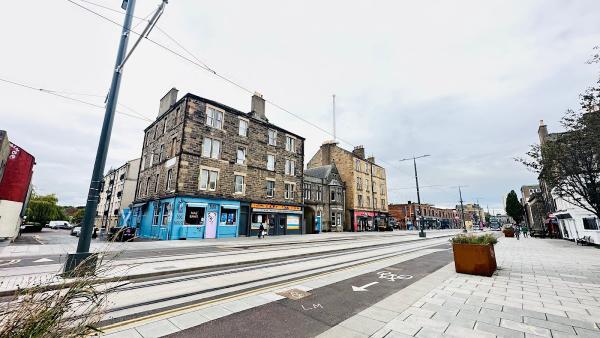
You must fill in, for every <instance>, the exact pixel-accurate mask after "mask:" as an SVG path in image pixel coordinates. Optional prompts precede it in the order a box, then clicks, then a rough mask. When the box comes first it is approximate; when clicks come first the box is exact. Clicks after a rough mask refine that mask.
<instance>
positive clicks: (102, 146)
mask: <svg viewBox="0 0 600 338" xmlns="http://www.w3.org/2000/svg"><path fill="white" fill-rule="evenodd" d="M126 5H127V10H126V12H125V18H124V20H123V30H122V31H121V41H120V42H119V49H118V51H117V60H116V62H115V69H114V72H113V77H112V82H111V84H110V92H109V93H108V100H107V103H106V111H105V113H104V121H103V122H102V130H101V132H100V140H99V141H98V150H97V152H96V160H95V162H94V169H93V171H92V179H91V182H90V188H89V191H88V198H87V202H86V205H85V217H84V220H83V226H82V227H81V234H80V235H79V242H78V243H77V252H76V253H74V254H69V255H68V256H67V261H66V264H65V270H64V272H65V274H69V273H72V272H73V271H74V270H75V268H77V266H79V265H80V264H81V263H82V262H84V261H86V263H88V262H89V264H86V266H87V267H88V268H89V269H90V270H91V271H94V270H95V265H96V264H95V263H96V262H95V260H94V259H89V260H86V259H87V258H88V257H89V256H90V255H91V253H90V252H89V251H90V243H91V240H92V231H93V227H94V218H95V216H96V208H97V207H98V197H99V193H100V182H101V180H102V179H103V176H104V166H105V164H106V155H107V153H108V146H109V143H110V135H111V132H112V125H113V121H114V117H115V108H116V106H117V99H118V97H119V87H120V86H121V75H122V68H121V67H120V66H121V64H122V63H123V59H124V58H125V53H126V52H127V42H128V41H129V33H130V32H129V31H130V29H131V21H132V19H133V12H134V9H135V0H128V1H127V4H126Z"/></svg>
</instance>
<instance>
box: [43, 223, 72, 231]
mask: <svg viewBox="0 0 600 338" xmlns="http://www.w3.org/2000/svg"><path fill="white" fill-rule="evenodd" d="M48 227H49V228H50V229H71V228H72V227H73V225H72V224H71V223H69V222H67V221H50V223H48Z"/></svg>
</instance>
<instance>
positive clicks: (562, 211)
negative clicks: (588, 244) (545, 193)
mask: <svg viewBox="0 0 600 338" xmlns="http://www.w3.org/2000/svg"><path fill="white" fill-rule="evenodd" d="M554 202H555V203H556V212H555V213H554V217H556V219H557V220H558V224H559V229H560V232H561V234H562V237H563V238H564V239H569V240H573V241H577V240H578V239H582V238H584V237H589V238H590V239H591V241H592V242H594V244H600V220H598V217H596V215H595V214H593V213H591V212H590V211H588V210H585V209H583V208H580V207H578V206H575V205H573V204H571V203H569V202H568V200H567V199H566V198H561V197H556V196H554Z"/></svg>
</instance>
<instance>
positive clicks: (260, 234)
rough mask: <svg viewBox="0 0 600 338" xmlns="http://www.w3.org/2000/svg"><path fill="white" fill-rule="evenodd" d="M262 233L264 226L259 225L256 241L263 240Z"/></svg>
mask: <svg viewBox="0 0 600 338" xmlns="http://www.w3.org/2000/svg"><path fill="white" fill-rule="evenodd" d="M264 233H265V226H264V224H262V223H260V227H259V228H258V239H261V238H263V237H264Z"/></svg>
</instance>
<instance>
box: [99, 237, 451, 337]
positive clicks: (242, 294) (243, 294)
mask: <svg viewBox="0 0 600 338" xmlns="http://www.w3.org/2000/svg"><path fill="white" fill-rule="evenodd" d="M437 245H440V244H439V243H435V244H430V245H426V246H422V247H418V248H414V249H412V250H409V251H406V252H403V253H400V254H398V255H394V256H391V257H384V258H376V259H374V260H371V261H368V262H364V263H359V264H356V265H352V266H348V267H343V268H338V269H334V270H331V271H327V272H323V273H320V274H317V275H312V276H308V277H302V278H298V279H294V280H289V281H285V282H282V283H279V284H272V285H269V286H265V287H262V288H258V289H252V290H248V291H242V292H240V293H237V294H235V295H230V296H224V297H220V298H216V299H211V300H207V301H204V302H201V303H196V304H190V305H185V306H182V307H178V308H175V309H170V310H165V311H161V312H157V313H154V314H150V315H146V316H142V317H137V318H133V319H129V320H125V321H122V322H118V323H114V324H110V325H106V326H104V327H101V328H100V330H102V331H103V332H104V333H110V332H108V331H111V332H115V331H121V330H117V329H121V328H124V327H125V326H128V325H130V324H133V323H140V322H142V323H145V322H150V321H153V320H154V319H157V318H160V317H164V316H167V315H172V316H169V318H170V317H174V316H175V315H176V314H184V313H187V312H192V311H188V310H194V309H201V308H205V307H208V306H209V305H211V304H215V303H221V302H225V301H228V300H237V299H240V298H244V297H246V296H249V295H255V294H260V293H263V292H264V291H268V290H274V289H275V290H276V289H281V288H283V287H286V286H290V285H294V284H299V283H302V282H305V281H308V280H312V279H318V278H321V277H324V276H327V275H330V274H333V273H337V272H340V271H345V270H352V269H357V268H359V267H362V266H365V265H369V264H373V263H375V262H380V261H386V260H391V259H395V258H398V256H403V255H406V254H409V253H413V252H415V251H417V250H423V249H426V248H427V247H431V246H437ZM136 326H137V325H136Z"/></svg>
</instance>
